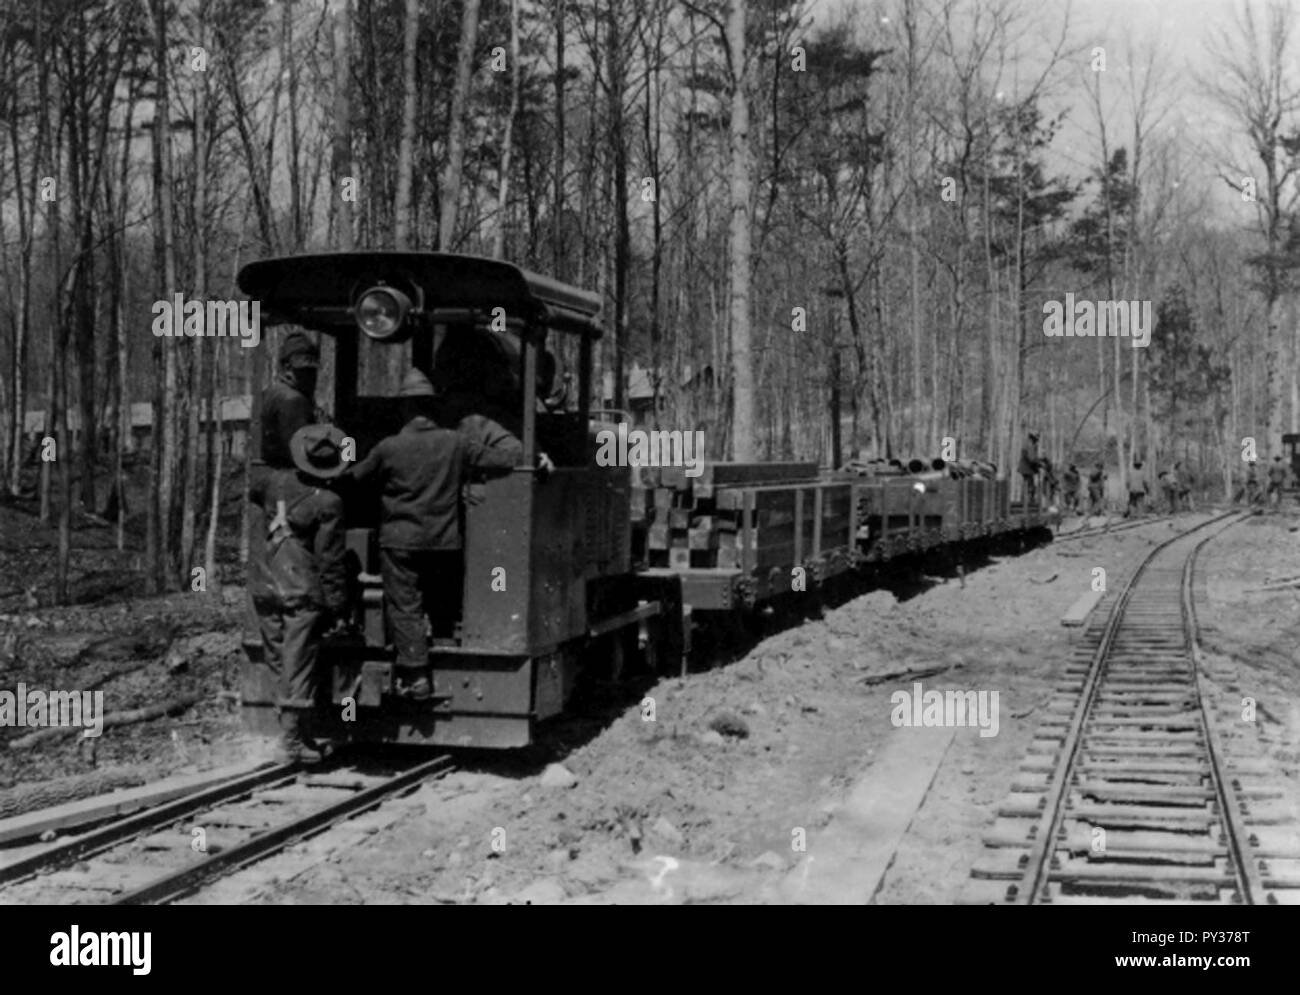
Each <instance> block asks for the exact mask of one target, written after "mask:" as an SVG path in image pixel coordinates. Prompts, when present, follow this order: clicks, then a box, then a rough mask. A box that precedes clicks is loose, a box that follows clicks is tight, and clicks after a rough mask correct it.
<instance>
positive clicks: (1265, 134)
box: [1202, 2, 1300, 446]
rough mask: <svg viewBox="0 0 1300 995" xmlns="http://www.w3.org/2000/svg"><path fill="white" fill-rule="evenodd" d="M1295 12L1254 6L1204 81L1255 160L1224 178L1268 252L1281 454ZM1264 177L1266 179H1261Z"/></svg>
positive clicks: (1266, 280) (1265, 275) (1263, 285)
mask: <svg viewBox="0 0 1300 995" xmlns="http://www.w3.org/2000/svg"><path fill="white" fill-rule="evenodd" d="M1294 30H1295V8H1294V7H1293V6H1291V5H1290V4H1283V3H1276V2H1274V3H1269V4H1268V6H1267V7H1266V8H1265V9H1264V11H1263V12H1262V14H1261V13H1257V12H1256V10H1255V8H1253V7H1252V6H1251V5H1249V4H1244V3H1243V4H1242V6H1241V7H1240V8H1238V9H1237V10H1236V11H1235V12H1234V16H1233V20H1232V25H1231V30H1230V31H1229V32H1225V33H1223V34H1215V35H1211V37H1212V38H1213V39H1214V41H1213V42H1212V43H1211V45H1210V55H1211V58H1212V59H1213V60H1214V73H1213V75H1210V76H1207V77H1205V78H1204V79H1203V80H1202V86H1203V88H1204V89H1205V91H1206V92H1207V93H1208V95H1209V96H1210V97H1211V98H1213V99H1214V101H1215V102H1216V103H1217V104H1218V105H1219V106H1220V108H1222V110H1223V111H1224V112H1225V113H1227V114H1228V115H1229V116H1230V117H1231V118H1232V120H1233V123H1234V126H1235V127H1236V128H1237V129H1239V131H1240V132H1241V133H1243V135H1244V138H1245V139H1246V142H1247V146H1248V148H1249V153H1250V155H1251V156H1253V159H1251V160H1249V162H1250V163H1253V165H1248V163H1247V161H1246V160H1244V159H1242V158H1240V157H1237V156H1234V155H1233V154H1232V153H1225V154H1223V155H1221V156H1220V159H1221V161H1223V162H1224V165H1223V167H1222V168H1221V169H1220V176H1221V177H1222V179H1223V180H1224V182H1226V183H1227V184H1228V185H1229V186H1230V187H1232V188H1233V189H1234V190H1237V191H1240V192H1242V193H1243V198H1242V199H1243V200H1245V201H1247V202H1253V203H1254V205H1255V212H1256V219H1257V226H1258V229H1259V233H1260V235H1261V237H1262V239H1263V242H1264V248H1263V251H1262V252H1260V253H1258V254H1257V255H1256V256H1254V258H1253V259H1252V260H1251V261H1252V264H1253V265H1254V267H1255V269H1256V272H1257V273H1258V274H1259V288H1260V291H1261V293H1262V295H1263V298H1264V354H1263V362H1264V397H1263V401H1264V410H1263V412H1262V420H1263V425H1262V426H1261V427H1263V428H1264V430H1265V432H1266V433H1267V442H1266V446H1278V445H1280V444H1281V441H1282V433H1283V431H1284V424H1285V422H1284V416H1283V404H1282V399H1283V393H1282V392H1283V380H1282V376H1281V363H1282V356H1281V344H1280V342H1281V335H1280V324H1281V317H1282V312H1283V307H1282V305H1283V302H1284V298H1285V297H1286V296H1287V295H1288V294H1289V293H1291V291H1292V287H1291V281H1290V278H1289V271H1290V270H1291V269H1293V268H1294V267H1295V266H1296V264H1297V258H1296V255H1295V247H1294V246H1288V245H1287V244H1286V242H1287V224H1288V218H1289V216H1290V214H1291V213H1292V211H1293V209H1294V206H1295V203H1296V197H1297V192H1296V187H1295V184H1294V183H1293V182H1292V180H1293V178H1294V177H1295V176H1296V173H1297V169H1300V126H1298V123H1297V120H1296V114H1297V111H1300V86H1297V82H1296V78H1295V75H1294V72H1293V68H1292V67H1293V65H1294V62H1295V53H1294V51H1293V50H1292V37H1293V34H1294ZM1260 172H1262V173H1263V176H1262V177H1260V176H1259V175H1258V174H1259V173H1260Z"/></svg>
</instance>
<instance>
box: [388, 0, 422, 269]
mask: <svg viewBox="0 0 1300 995" xmlns="http://www.w3.org/2000/svg"><path fill="white" fill-rule="evenodd" d="M419 31H420V0H406V30H405V32H404V35H403V40H402V137H401V139H400V144H399V145H398V150H397V195H396V197H395V198H394V203H393V248H395V249H397V250H399V251H401V250H404V249H409V248H410V247H411V170H412V157H413V156H414V148H415V97H416V92H415V87H416V81H415V46H416V41H417V39H418V38H419Z"/></svg>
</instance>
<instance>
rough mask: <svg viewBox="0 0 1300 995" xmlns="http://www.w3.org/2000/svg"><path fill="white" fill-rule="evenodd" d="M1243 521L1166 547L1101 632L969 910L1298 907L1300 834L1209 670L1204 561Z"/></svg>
mask: <svg viewBox="0 0 1300 995" xmlns="http://www.w3.org/2000/svg"><path fill="white" fill-rule="evenodd" d="M1243 517H1245V515H1243V514H1242V513H1239V512H1232V513H1228V514H1224V515H1220V516H1218V517H1216V518H1213V519H1210V520H1209V521H1207V522H1204V523H1202V524H1200V525H1198V526H1195V527H1193V528H1192V529H1189V530H1188V531H1186V532H1183V533H1180V534H1179V535H1177V536H1174V537H1172V538H1170V539H1168V540H1166V541H1164V542H1162V543H1160V544H1159V545H1158V546H1156V547H1155V548H1154V549H1152V551H1151V552H1150V554H1148V556H1147V557H1146V558H1145V559H1144V560H1143V561H1142V563H1141V564H1140V566H1139V567H1138V569H1137V570H1136V571H1135V572H1134V574H1133V576H1132V577H1131V578H1130V580H1129V581H1128V583H1127V584H1125V585H1124V587H1123V589H1122V590H1120V591H1118V592H1116V593H1115V594H1114V596H1113V599H1111V608H1110V611H1109V613H1108V614H1105V615H1099V621H1097V622H1095V623H1094V624H1093V625H1092V626H1090V627H1089V628H1088V629H1087V630H1086V632H1085V634H1084V638H1083V641H1082V643H1081V645H1080V646H1079V648H1078V649H1077V650H1076V657H1075V659H1074V660H1072V661H1071V663H1070V664H1069V666H1068V667H1067V669H1066V671H1065V674H1064V675H1063V676H1062V679H1061V682H1060V684H1059V685H1058V687H1057V689H1056V692H1055V694H1054V695H1053V697H1052V699H1051V701H1050V702H1049V704H1048V705H1047V713H1048V714H1047V717H1046V718H1045V719H1044V720H1043V721H1042V722H1041V723H1040V726H1039V728H1038V730H1037V731H1036V732H1035V738H1034V742H1033V744H1032V745H1031V747H1030V750H1029V753H1028V755H1027V756H1026V758H1025V759H1024V761H1023V762H1022V764H1021V767H1020V771H1019V773H1018V775H1017V777H1016V779H1015V781H1014V783H1013V784H1012V793H1011V795H1010V796H1009V797H1008V798H1007V799H1006V800H1005V801H1004V802H1003V803H1002V805H1001V806H1000V807H999V809H998V812H997V815H998V818H997V821H996V823H995V824H994V827H993V829H992V831H991V832H990V833H989V834H988V835H986V837H985V844H986V846H987V847H988V850H987V851H986V855H985V856H984V857H983V858H982V859H981V860H980V861H978V862H977V864H976V865H975V867H974V869H973V870H972V878H973V880H972V882H971V883H970V889H969V892H968V899H969V900H970V901H975V902H993V903H997V904H1020V905H1026V904H1039V903H1043V904H1055V905H1065V904H1112V903H1122V904H1133V903H1143V902H1152V903H1179V904H1182V903H1225V902H1226V903H1245V904H1258V903H1268V904H1275V903H1284V904H1294V903H1297V902H1300V838H1298V837H1297V833H1296V829H1295V823H1294V821H1293V819H1292V817H1291V816H1290V815H1289V813H1287V812H1285V811H1283V810H1272V809H1270V804H1269V803H1270V800H1271V799H1274V798H1276V797H1277V796H1278V795H1279V794H1280V792H1277V791H1274V790H1271V789H1270V788H1269V787H1268V785H1267V783H1266V782H1265V781H1264V780H1263V775H1264V774H1265V773H1266V769H1265V768H1262V767H1260V766H1258V763H1257V761H1256V759H1255V758H1254V757H1253V756H1250V755H1248V751H1247V750H1246V749H1244V748H1243V749H1241V750H1238V749H1237V748H1236V747H1235V745H1234V739H1235V737H1234V736H1233V735H1232V731H1231V728H1230V727H1229V726H1228V725H1227V724H1226V723H1222V722H1220V721H1219V720H1217V719H1216V717H1215V715H1214V714H1213V711H1212V709H1211V707H1210V704H1211V703H1210V701H1209V700H1208V697H1209V696H1208V694H1207V692H1206V689H1205V687H1204V683H1203V681H1204V679H1203V676H1202V674H1201V673H1200V666H1199V648H1198V646H1197V637H1196V615H1195V609H1194V604H1193V597H1192V582H1193V576H1194V570H1195V564H1196V557H1197V553H1198V552H1199V551H1200V549H1201V547H1202V546H1203V545H1204V544H1205V543H1206V542H1208V541H1209V540H1210V539H1213V538H1214V537H1215V536H1217V535H1219V534H1220V533H1221V532H1222V531H1224V530H1225V529H1226V528H1228V527H1230V526H1231V525H1233V524H1235V523H1236V522H1237V521H1240V520H1241V518H1243Z"/></svg>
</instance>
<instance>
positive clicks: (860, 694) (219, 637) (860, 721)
mask: <svg viewBox="0 0 1300 995" xmlns="http://www.w3.org/2000/svg"><path fill="white" fill-rule="evenodd" d="M7 513H8V512H0V515H3V514H7ZM1192 517H1193V516H1185V518H1186V519H1187V520H1191V519H1192ZM1298 523H1300V519H1297V518H1296V517H1295V516H1294V515H1279V516H1268V517H1257V518H1254V519H1252V520H1250V521H1249V522H1248V523H1247V524H1243V525H1240V526H1237V527H1235V528H1234V529H1232V530H1231V531H1229V532H1228V533H1226V534H1225V535H1224V536H1223V537H1222V538H1220V539H1217V540H1215V541H1214V542H1213V543H1211V544H1210V545H1209V546H1207V547H1206V548H1205V551H1204V553H1203V555H1202V565H1203V566H1202V569H1203V571H1204V576H1205V587H1204V591H1205V596H1204V599H1203V601H1202V603H1201V604H1200V606H1199V611H1200V615H1201V622H1202V626H1203V629H1204V642H1205V647H1206V650H1207V653H1208V654H1209V655H1210V656H1211V657H1212V658H1213V662H1214V664H1215V667H1216V673H1217V674H1218V676H1219V677H1220V678H1222V679H1223V690H1224V694H1225V696H1226V697H1227V698H1228V699H1229V700H1235V699H1237V698H1239V697H1240V696H1241V695H1242V694H1252V695H1253V696H1254V697H1256V699H1257V700H1258V702H1259V709H1258V712H1259V721H1258V723H1257V731H1256V734H1257V735H1258V736H1259V739H1260V744H1261V745H1260V748H1261V751H1263V752H1264V753H1266V754H1267V755H1268V756H1270V757H1272V759H1273V760H1274V762H1275V763H1276V765H1277V770H1278V776H1279V778H1280V779H1282V780H1284V781H1285V782H1286V783H1287V785H1288V790H1294V789H1295V786H1296V785H1297V783H1300V704H1298V703H1300V669H1297V666H1296V654H1295V652H1294V649H1293V647H1294V646H1295V645H1296V639H1297V636H1300V588H1289V589H1285V590H1281V591H1276V592H1258V591H1255V590H1253V589H1254V588H1257V587H1260V586H1262V585H1263V584H1264V583H1265V582H1266V581H1267V580H1269V579H1276V578H1286V577H1293V576H1295V575H1297V574H1300V531H1291V529H1293V528H1296V527H1297V524H1298ZM1170 528H1171V526H1170V524H1169V523H1168V521H1167V520H1164V519H1161V520H1155V521H1153V522H1152V523H1151V524H1150V525H1149V526H1146V527H1144V528H1142V529H1137V530H1133V531H1129V532H1126V533H1121V534H1116V535H1113V536H1106V537H1099V538H1090V539H1081V540H1078V541H1074V542H1068V543H1065V542H1063V543H1058V544H1049V545H1046V546H1043V547H1040V548H1038V549H1036V550H1033V551H1031V552H1028V553H1026V554H1024V555H1021V556H1017V557H1005V558H1000V559H998V560H996V561H994V562H991V563H989V564H987V565H986V566H983V567H982V568H980V569H978V570H973V571H970V572H968V573H967V575H966V577H965V581H964V585H963V584H962V583H961V582H960V580H959V579H958V578H948V579H942V578H934V579H933V580H934V582H933V583H931V584H930V585H928V586H925V587H924V589H923V590H921V591H920V593H914V594H913V596H910V597H907V598H906V600H898V599H897V598H896V597H895V596H894V595H893V594H891V593H889V592H887V591H883V590H877V591H874V592H871V593H869V594H867V595H865V596H862V597H859V598H857V599H855V600H853V601H851V602H849V603H847V604H845V605H843V606H842V607H839V608H837V609H834V610H832V611H830V612H829V613H828V614H827V616H826V617H825V618H824V619H821V620H816V621H807V622H804V623H803V624H801V625H798V626H797V627H794V628H790V629H787V630H785V631H783V632H779V633H777V634H776V635H773V636H772V637H770V638H768V639H765V640H763V641H762V642H761V643H759V644H758V645H757V646H756V647H755V648H754V649H753V651H752V652H750V653H748V654H747V655H746V656H745V657H744V658H743V659H741V660H738V661H735V662H733V663H731V664H729V665H727V666H723V667H719V668H717V669H714V670H711V671H708V672H704V673H699V674H692V675H690V676H689V677H687V678H685V679H679V678H673V679H666V680H663V681H660V682H659V683H658V684H656V685H655V686H653V687H652V688H650V689H649V690H648V691H647V692H646V695H645V700H641V701H631V702H628V703H626V707H624V708H623V709H622V710H621V711H620V712H619V713H618V714H616V715H615V717H613V718H612V720H610V721H605V719H604V718H603V717H602V718H601V719H600V720H599V721H591V722H588V723H586V724H585V725H584V724H582V723H578V724H570V725H569V726H566V727H565V730H564V732H563V734H561V735H556V736H554V737H552V738H551V740H550V741H549V745H548V746H547V747H545V748H541V749H538V750H533V751H529V752H528V753H527V754H526V755H521V756H516V757H510V758H502V757H499V756H495V757H488V758H483V757H474V756H469V757H462V758H459V761H460V762H459V769H458V770H457V771H456V772H455V773H454V774H452V775H451V776H449V777H448V778H446V779H445V780H443V781H440V782H436V783H431V784H428V785H425V786H424V787H422V788H421V789H419V790H418V791H417V792H416V793H414V794H413V795H411V796H409V797H408V798H406V799H403V800H401V801H400V802H397V803H395V804H393V805H391V806H386V807H385V809H384V810H382V811H381V812H379V813H376V814H375V815H374V816H371V817H366V819H365V820H359V821H358V823H357V824H356V825H354V826H353V827H352V829H351V830H350V831H349V832H348V833H346V834H343V835H336V834H333V833H331V834H327V835H326V836H323V837H321V838H320V839H319V840H318V841H316V842H314V843H309V844H307V845H305V846H303V847H299V848H296V850H295V851H293V852H290V853H287V854H285V855H283V856H282V857H278V858H275V859H273V860H271V861H268V862H267V863H266V864H264V865H262V866H261V867H259V868H257V869H256V870H254V871H249V872H245V874H244V875H242V876H241V877H238V878H233V879H230V880H229V881H228V882H226V883H224V884H223V885H222V886H221V887H220V889H218V890H214V891H213V892H211V893H209V894H207V895H203V896H198V897H197V899H196V900H197V901H259V902H275V903H298V902H312V903H315V902H320V903H330V904H339V903H393V902H401V903H432V902H438V903H450V902H458V903H459V902H477V903H502V902H521V903H522V902H532V903H536V904H542V903H555V902H571V903H593V902H595V903H662V904H676V903H701V902H707V903H736V904H749V903H770V902H806V903H819V902H841V901H849V902H858V903H864V902H869V901H874V902H877V903H882V904H899V903H904V904H918V903H945V904H946V903H950V902H954V901H956V900H958V898H959V896H960V894H961V892H962V889H963V886H964V885H965V883H966V881H967V879H968V875H969V869H970V866H971V864H972V863H973V862H974V861H975V859H976V858H977V857H978V856H979V853H980V850H981V847H982V844H981V835H982V832H983V830H984V829H985V828H986V827H987V826H988V824H989V823H990V821H991V811H992V807H993V806H994V805H995V804H996V803H997V802H998V801H999V800H1000V799H1001V798H1002V797H1003V796H1004V795H1005V794H1006V792H1007V791H1008V790H1009V785H1010V782H1011V778H1012V776H1013V774H1014V773H1015V771H1016V768H1017V764H1018V761H1019V760H1020V758H1021V756H1022V754H1023V753H1024V751H1025V748H1026V747H1027V745H1028V743H1029V741H1030V738H1031V737H1032V733H1033V729H1034V726H1035V723H1036V719H1037V716H1036V714H1035V713H1036V711H1037V710H1038V709H1039V708H1041V706H1042V705H1043V704H1044V703H1045V702H1046V700H1047V698H1048V696H1049V694H1050V690H1051V684H1052V680H1053V678H1054V675H1056V674H1057V673H1059V671H1060V669H1061V668H1062V667H1063V666H1064V663H1065V661H1066V659H1067V657H1068V655H1069V650H1070V646H1071V643H1072V641H1073V640H1075V639H1077V638H1078V633H1079V631H1080V630H1079V629H1068V628H1065V627H1063V626H1062V625H1061V623H1060V616H1061V615H1062V613H1064V612H1065V611H1066V609H1067V608H1069V606H1070V605H1071V604H1072V603H1073V602H1075V601H1076V599H1078V598H1079V596H1080V595H1081V594H1083V593H1084V592H1086V591H1087V590H1088V588H1089V585H1090V582H1091V580H1092V577H1093V570H1094V568H1096V567H1102V568H1104V569H1105V570H1106V572H1107V582H1108V584H1109V585H1111V586H1112V587H1113V586H1115V585H1117V584H1118V583H1119V582H1120V581H1122V579H1123V577H1124V576H1125V574H1126V573H1127V572H1128V571H1129V570H1131V569H1132V567H1133V566H1134V564H1135V563H1136V561H1137V559H1138V558H1139V557H1140V555H1141V554H1142V553H1143V552H1145V551H1146V550H1148V549H1149V548H1150V545H1151V544H1152V543H1154V542H1156V541H1158V540H1159V539H1160V538H1162V537H1164V536H1167V535H1168V534H1169V530H1170ZM32 555H37V556H38V555H39V553H34V554H32ZM113 555H117V554H112V555H110V554H104V556H105V557H106V558H107V559H108V560H109V561H110V562H111V560H112V556H113ZM907 593H909V594H912V591H909V592H907ZM230 597H231V600H230V601H227V600H226V599H225V598H223V597H222V596H220V595H217V596H206V597H205V596H203V595H199V594H186V595H173V596H171V597H170V598H166V599H151V600H138V601H134V602H131V603H130V604H128V605H122V604H112V603H111V602H110V603H109V604H106V605H104V606H102V607H99V608H96V607H93V606H89V607H81V608H73V609H66V610H59V611H55V610H49V609H40V608H37V609H32V610H28V609H27V608H25V607H21V606H19V607H18V608H14V607H8V606H7V605H12V601H11V602H8V603H6V602H4V601H0V615H3V616H4V618H0V646H3V645H5V644H4V642H3V641H4V639H5V633H6V631H9V632H16V633H18V640H19V653H18V656H19V658H20V666H19V667H18V668H16V669H15V668H14V666H13V665H12V664H11V665H10V669H9V670H7V671H6V670H4V669H3V667H4V663H3V658H0V687H9V686H11V685H12V684H13V683H14V681H15V680H17V679H23V680H27V681H29V682H37V681H39V680H45V681H47V683H48V681H50V680H52V679H54V678H56V677H57V678H58V679H59V680H63V681H71V680H73V679H86V675H88V674H91V673H95V674H102V675H103V676H104V678H105V683H104V684H103V687H104V688H105V690H106V693H107V694H108V696H109V701H108V703H109V708H110V710H111V709H113V708H115V707H121V708H126V707H133V706H135V705H138V704H140V703H141V702H142V701H145V700H157V699H158V698H159V695H160V692H159V689H160V688H165V689H166V692H165V693H166V694H168V695H179V694H185V693H200V694H202V696H203V698H202V702H201V704H199V705H198V706H197V707H195V708H193V709H190V710H188V711H186V712H185V713H183V715H182V716H181V717H180V718H169V719H162V720H158V721H155V722H147V723H140V724H137V725H133V726H127V727H124V728H123V729H122V730H121V731H120V732H116V731H115V730H108V731H106V732H105V734H104V736H103V737H102V738H101V739H102V742H101V744H100V745H99V747H98V756H97V758H92V759H94V760H95V761H96V762H97V763H98V764H100V765H105V764H110V763H111V764H137V765H148V766H150V768H151V769H157V770H160V771H161V770H168V771H179V770H183V769H186V768H187V767H192V766H194V765H195V761H196V753H199V752H201V753H202V754H203V760H202V766H208V765H211V764H215V763H218V762H229V760H230V759H232V758H234V757H237V756H240V755H245V754H246V753H247V752H248V751H249V750H250V749H252V748H253V746H254V745H255V744H253V743H252V742H251V741H250V740H248V739H247V738H246V737H243V736H241V734H240V733H239V732H238V727H237V723H236V716H235V715H234V711H233V702H232V701H230V700H229V696H228V695H227V696H223V695H222V692H223V691H228V690H229V689H230V688H231V687H233V685H234V680H235V673H236V670H235V667H236V663H237V660H238V656H237V654H238V632H237V619H238V611H239V609H238V602H236V601H234V600H233V599H234V596H233V595H231V596H230ZM33 618H35V619H36V620H37V622H38V623H39V624H38V625H36V626H32V625H31V619H33ZM146 619H148V626H146V627H145V628H144V629H142V630H141V631H145V632H158V633H160V634H159V635H158V636H157V638H156V639H155V640H154V641H153V642H152V643H150V644H148V645H147V646H143V647H141V646H136V645H134V644H133V645H132V646H131V647H128V648H127V649H124V650H122V651H121V652H122V653H123V655H124V656H125V657H126V659H123V660H119V661H114V662H112V663H111V664H109V663H105V662H104V661H103V659H102V656H103V654H102V653H99V652H96V651H95V649H94V647H95V646H96V645H97V644H96V643H95V640H96V639H105V638H119V639H120V638H122V637H123V636H125V635H129V634H132V633H133V632H134V631H135V629H138V628H140V626H142V625H144V623H145V620H146ZM6 627H7V628H6ZM88 639H89V640H90V643H89V644H87V643H86V640H88ZM164 642H166V646H165V648H162V649H159V647H163V646H164ZM132 654H134V655H132ZM155 654H156V655H155ZM182 656H184V657H186V658H187V664H186V666H185V667H184V668H183V669H180V670H179V671H177V672H172V671H171V670H170V669H169V667H168V660H169V659H171V660H173V662H174V661H175V660H176V659H178V658H179V657H182ZM93 668H100V669H99V670H94V669H93ZM119 670H120V671H124V672H122V673H119V672H118V671H119ZM914 674H916V675H919V676H912V675H914ZM891 675H893V676H891ZM897 675H905V676H897ZM1229 678H1231V679H1229ZM916 681H919V682H920V683H921V684H922V685H923V687H924V688H925V689H926V690H929V689H938V690H945V689H959V690H974V691H988V692H993V691H996V692H997V693H998V696H999V710H998V718H999V722H998V730H997V735H995V736H981V735H980V734H979V733H980V730H978V729H976V728H959V729H955V730H951V729H946V730H934V729H914V728H910V727H906V726H904V727H896V726H895V725H894V724H893V722H892V721H891V713H892V712H894V710H895V706H894V704H893V703H892V702H891V695H892V694H893V693H894V692H897V691H900V690H910V689H912V688H913V686H914V683H915V682H916ZM74 686H76V685H74ZM14 732H15V731H14V730H0V736H3V737H12V735H13V734H14ZM89 762H90V761H89V760H88V759H87V758H86V757H85V756H84V750H79V749H78V747H77V745H76V744H75V743H72V742H55V743H48V744H42V745H41V747H40V749H39V750H37V749H30V750H24V751H21V756H18V755H17V752H16V751H14V750H13V749H9V750H0V776H3V777H5V778H7V779H8V780H10V781H17V780H29V779H36V778H40V777H49V776H53V775H54V774H69V773H75V772H77V771H78V770H84V769H85V767H86V765H87V764H88V763H89ZM551 764H561V765H562V766H563V768H564V770H562V771H561V770H558V769H556V768H554V767H551V766H550V765H551Z"/></svg>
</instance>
